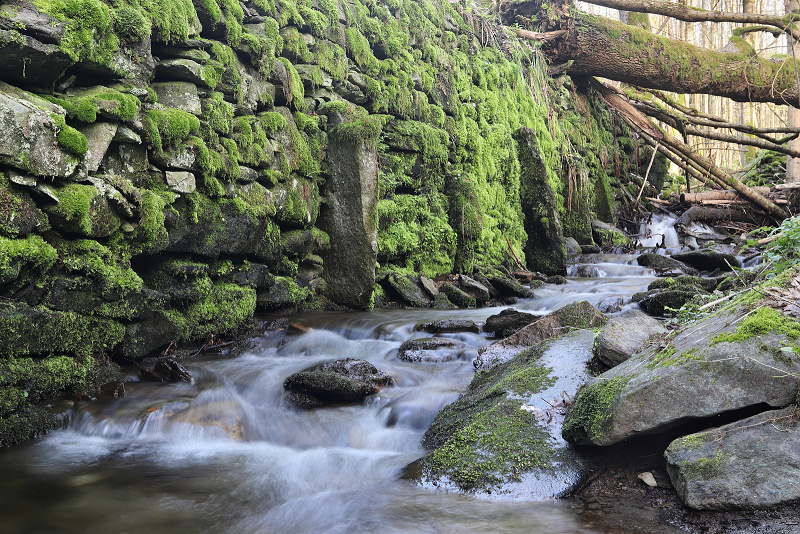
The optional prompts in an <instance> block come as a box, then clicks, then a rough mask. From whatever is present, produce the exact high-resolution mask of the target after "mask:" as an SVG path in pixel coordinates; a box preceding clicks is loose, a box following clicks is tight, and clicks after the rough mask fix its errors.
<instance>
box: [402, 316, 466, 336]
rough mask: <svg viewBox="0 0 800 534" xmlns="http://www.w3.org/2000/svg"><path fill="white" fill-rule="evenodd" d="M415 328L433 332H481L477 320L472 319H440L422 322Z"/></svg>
mask: <svg viewBox="0 0 800 534" xmlns="http://www.w3.org/2000/svg"><path fill="white" fill-rule="evenodd" d="M414 330H422V331H423V332H428V333H431V334H454V333H458V332H474V333H475V334H477V333H478V332H480V328H478V325H477V324H475V321H472V320H470V319H440V320H438V321H432V322H430V323H420V324H418V325H417V326H415V327H414Z"/></svg>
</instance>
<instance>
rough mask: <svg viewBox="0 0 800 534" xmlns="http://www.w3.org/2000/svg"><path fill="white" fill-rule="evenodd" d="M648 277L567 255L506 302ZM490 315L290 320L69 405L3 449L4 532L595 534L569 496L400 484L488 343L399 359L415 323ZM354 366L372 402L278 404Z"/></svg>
mask: <svg viewBox="0 0 800 534" xmlns="http://www.w3.org/2000/svg"><path fill="white" fill-rule="evenodd" d="M653 279H654V274H653V272H652V271H650V270H647V269H644V268H642V267H639V266H638V265H636V262H635V256H631V255H610V254H605V255H592V256H590V257H579V258H578V263H577V264H575V265H573V266H572V267H571V270H570V277H569V279H568V283H567V284H563V285H549V284H547V285H545V286H544V287H542V288H540V289H537V290H536V291H535V297H534V298H532V299H526V300H521V301H520V302H519V303H517V304H516V305H514V306H513V307H514V308H516V309H519V310H524V311H528V312H530V313H534V314H539V315H544V314H546V313H548V312H550V311H553V310H555V309H557V308H560V307H561V306H564V305H565V304H567V303H570V302H576V301H579V300H588V301H589V302H591V303H592V304H594V305H595V306H598V305H600V304H601V303H603V302H604V301H606V300H607V299H609V298H617V297H630V295H632V294H633V293H635V292H637V291H641V290H643V289H645V288H646V286H647V285H648V283H650V282H651V281H652V280H653ZM501 310H502V308H483V309H476V310H431V309H412V310H376V311H373V312H365V313H315V314H305V315H298V316H295V317H293V318H292V319H291V320H292V322H294V323H298V324H301V325H305V326H307V327H310V330H309V331H308V332H307V333H304V334H301V335H292V336H290V335H287V334H285V333H284V332H282V331H275V330H265V331H264V332H263V333H262V334H261V335H257V336H255V337H253V338H252V339H251V340H249V344H248V345H247V346H248V347H249V348H248V349H247V350H245V351H244V352H241V353H237V354H236V355H233V354H216V355H203V356H200V357H196V358H191V359H186V360H182V361H181V363H182V364H183V365H184V366H185V367H186V368H187V369H188V370H189V372H190V373H191V374H192V377H193V380H192V383H191V384H186V383H179V384H164V385H161V384H158V385H156V384H151V383H144V382H138V381H136V380H137V378H136V377H133V376H132V377H131V380H134V382H131V383H128V384H126V394H125V396H124V397H123V398H121V399H117V400H113V401H102V402H101V401H97V402H93V403H86V402H78V403H76V404H75V406H74V407H73V408H72V409H71V410H70V415H69V424H68V425H67V426H66V428H64V429H62V430H58V431H54V432H52V433H50V434H48V435H47V436H44V437H43V438H40V439H37V440H34V441H33V442H30V443H27V444H24V445H22V446H17V447H14V448H10V449H6V450H2V451H0V514H1V515H0V517H2V522H0V532H3V533H6V532H8V533H12V532H13V533H52V532H59V533H101V532H102V533H109V532H117V533H123V532H127V533H142V532H145V533H148V534H157V533H167V532H169V533H183V532H186V533H189V532H191V533H197V532H214V533H217V532H219V533H343V534H355V533H367V532H380V533H382V534H387V533H393V532H398V533H400V532H402V533H414V532H431V533H469V532H476V533H477V532H481V533H484V532H498V533H517V532H519V533H522V532H525V533H531V532H543V533H544V532H546V533H561V532H563V533H576V532H604V531H605V530H604V529H603V528H602V527H600V526H594V525H592V524H591V523H587V522H586V521H585V520H584V519H583V518H582V517H581V514H580V511H579V510H577V509H576V507H575V505H574V503H572V502H571V501H570V500H569V499H566V500H547V501H541V502H531V501H530V500H526V499H525V498H524V496H522V497H520V496H519V495H515V496H514V497H513V498H512V497H505V498H503V497H475V496H472V495H462V494H458V493H449V492H446V491H442V490H436V489H431V488H425V487H421V486H419V485H417V484H415V483H414V482H411V481H408V480H405V479H403V478H402V473H403V468H404V466H406V465H407V464H409V463H410V462H412V461H413V460H415V459H417V458H419V457H420V456H422V455H423V454H424V453H425V451H424V450H423V448H422V447H421V445H420V440H421V438H422V435H423V434H424V432H425V430H426V429H427V428H428V426H429V425H430V423H431V422H432V421H433V419H434V417H435V416H436V414H437V412H438V411H439V410H440V409H441V408H442V407H443V406H445V405H447V404H449V403H451V402H453V401H454V400H455V399H456V398H457V397H458V395H459V393H460V392H461V391H463V390H464V389H465V387H466V386H467V384H469V382H470V380H471V378H472V377H473V376H474V372H475V371H474V367H473V365H472V362H471V360H472V359H473V358H474V357H476V356H477V349H478V348H479V347H481V346H483V345H486V344H489V343H491V342H492V340H490V339H489V338H488V337H487V335H486V334H470V333H462V334H444V335H445V336H447V337H451V338H455V339H457V340H459V341H461V342H462V343H463V345H464V347H465V348H464V349H463V350H461V352H460V353H459V357H458V358H457V359H453V360H451V361H444V362H438V363H436V362H423V363H411V362H406V361H402V360H400V359H398V358H397V352H398V348H399V346H400V344H401V343H403V342H404V341H406V340H409V339H414V338H420V337H427V336H429V334H426V333H424V332H418V331H415V330H414V326H415V325H416V324H418V323H420V322H426V321H432V320H437V319H443V318H466V319H472V320H474V321H476V322H483V321H484V320H485V319H486V317H488V316H489V315H493V314H496V313H499V312H500V311H501ZM339 358H361V359H366V360H369V361H370V362H372V363H373V364H374V365H375V366H376V367H378V368H379V369H380V370H383V371H385V372H387V373H389V374H390V375H392V376H393V377H394V378H395V381H396V385H395V386H394V387H389V388H385V389H384V390H382V391H381V392H380V393H379V394H378V395H376V396H374V397H371V398H369V400H368V402H366V403H364V404H359V405H355V406H341V407H333V408H324V409H317V410H310V411H303V410H297V409H295V408H292V407H290V406H288V405H287V403H286V400H285V398H284V390H283V381H284V379H285V378H286V377H287V376H289V375H290V374H292V373H294V372H296V371H300V370H304V369H307V368H309V367H310V366H312V365H315V364H318V363H321V362H324V361H330V360H334V359H339Z"/></svg>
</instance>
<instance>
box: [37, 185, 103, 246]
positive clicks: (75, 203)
mask: <svg viewBox="0 0 800 534" xmlns="http://www.w3.org/2000/svg"><path fill="white" fill-rule="evenodd" d="M53 191H54V192H55V194H56V196H57V197H58V204H55V205H53V206H50V207H48V208H47V211H48V212H49V213H52V214H54V215H57V216H59V217H61V218H63V219H64V220H65V221H68V222H72V223H74V224H75V225H76V226H77V227H78V228H80V230H81V231H82V232H83V233H84V234H86V235H88V234H90V233H91V231H92V218H91V217H90V213H89V210H90V208H91V204H92V200H93V199H94V198H95V197H96V196H97V190H96V189H95V188H94V187H92V186H91V185H81V184H67V185H65V186H63V187H60V188H57V189H55V188H54V189H53Z"/></svg>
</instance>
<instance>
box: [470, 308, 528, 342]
mask: <svg viewBox="0 0 800 534" xmlns="http://www.w3.org/2000/svg"><path fill="white" fill-rule="evenodd" d="M539 318H541V316H540V315H533V314H532V313H525V312H521V311H518V310H515V309H513V308H508V309H506V310H503V311H501V312H500V313H498V314H496V315H490V316H489V317H488V318H487V319H486V322H485V323H484V325H483V331H484V332H493V333H494V335H495V336H497V337H508V336H510V335H511V334H513V333H514V332H516V331H517V330H519V329H520V328H523V327H525V326H528V325H529V324H531V323H533V322H535V321H536V320H538V319H539Z"/></svg>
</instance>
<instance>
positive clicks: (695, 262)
mask: <svg viewBox="0 0 800 534" xmlns="http://www.w3.org/2000/svg"><path fill="white" fill-rule="evenodd" d="M672 257H673V258H674V259H676V260H678V261H680V262H683V263H686V264H688V265H691V266H692V267H694V268H695V269H698V270H700V271H714V270H716V269H719V270H721V271H730V270H732V269H731V267H741V266H742V264H741V262H740V261H739V260H738V259H736V256H734V255H732V254H723V253H721V252H714V251H710V250H692V251H690V252H682V253H680V254H673V255H672Z"/></svg>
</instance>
